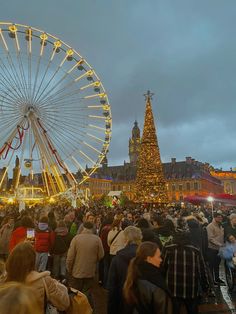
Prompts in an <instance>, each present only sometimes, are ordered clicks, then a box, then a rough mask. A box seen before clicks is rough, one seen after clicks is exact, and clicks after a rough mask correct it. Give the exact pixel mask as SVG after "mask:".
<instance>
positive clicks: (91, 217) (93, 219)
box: [86, 214, 95, 224]
mask: <svg viewBox="0 0 236 314" xmlns="http://www.w3.org/2000/svg"><path fill="white" fill-rule="evenodd" d="M86 222H91V223H92V224H94V222H95V216H94V215H93V214H89V215H88V216H87V217H86Z"/></svg>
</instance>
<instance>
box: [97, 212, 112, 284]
mask: <svg viewBox="0 0 236 314" xmlns="http://www.w3.org/2000/svg"><path fill="white" fill-rule="evenodd" d="M112 221H113V217H112V216H108V217H107V218H106V219H105V221H104V223H103V227H102V229H101V232H100V239H101V241H102V245H103V250H104V257H103V258H102V259H101V261H100V262H99V282H100V284H101V285H102V286H103V287H104V288H106V287H107V278H108V272H109V268H110V247H109V246H108V244H107V237H108V233H109V231H110V229H111V225H112Z"/></svg>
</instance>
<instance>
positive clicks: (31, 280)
mask: <svg viewBox="0 0 236 314" xmlns="http://www.w3.org/2000/svg"><path fill="white" fill-rule="evenodd" d="M35 262H36V252H35V250H34V248H33V246H32V245H31V244H30V243H29V242H22V243H19V244H18V245H17V246H16V247H15V248H14V249H13V250H12V252H11V253H10V255H9V257H8V259H7V262H6V271H7V278H6V282H9V281H16V282H20V283H24V284H26V285H28V286H30V287H31V288H32V289H33V290H34V294H35V296H36V298H37V303H38V306H39V308H40V310H41V313H43V312H44V307H45V303H46V301H47V300H48V301H50V302H51V303H52V305H54V306H55V307H56V308H57V309H58V310H60V311H64V310H66V309H67V308H68V307H69V305H70V299H69V295H68V292H67V288H66V287H65V286H64V285H62V284H60V283H59V282H58V281H57V280H55V279H53V278H51V277H50V272H48V271H44V272H41V273H39V272H37V271H36V270H35ZM45 287H47V300H46V288H45ZM17 312H18V311H17ZM32 313H34V312H32Z"/></svg>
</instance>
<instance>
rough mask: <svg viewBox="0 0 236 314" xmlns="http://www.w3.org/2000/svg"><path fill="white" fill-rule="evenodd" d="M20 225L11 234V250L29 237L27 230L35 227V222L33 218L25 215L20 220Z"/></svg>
mask: <svg viewBox="0 0 236 314" xmlns="http://www.w3.org/2000/svg"><path fill="white" fill-rule="evenodd" d="M19 224H20V226H19V227H17V228H16V229H15V230H14V231H13V232H12V234H11V239H10V245H9V251H10V252H11V251H12V250H13V248H14V247H15V246H16V245H17V244H18V243H20V242H23V241H25V240H26V239H27V230H32V229H34V223H33V221H32V219H30V218H29V217H28V216H23V217H22V219H21V220H20V222H19Z"/></svg>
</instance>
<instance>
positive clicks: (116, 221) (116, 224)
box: [111, 218, 121, 229]
mask: <svg viewBox="0 0 236 314" xmlns="http://www.w3.org/2000/svg"><path fill="white" fill-rule="evenodd" d="M120 226H121V219H120V218H118V219H114V220H113V222H112V225H111V229H115V228H117V229H119V228H120Z"/></svg>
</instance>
